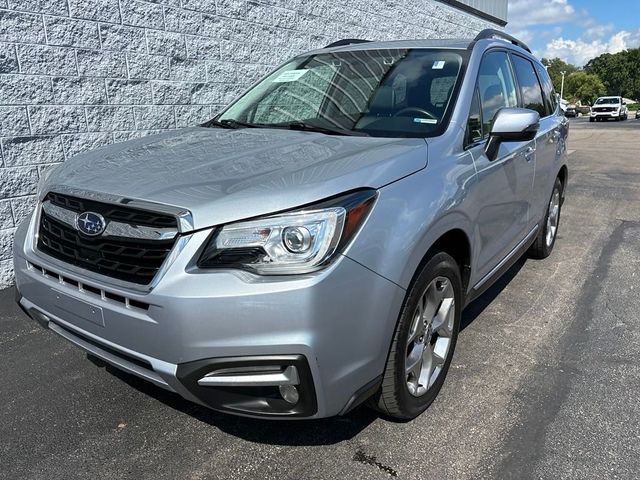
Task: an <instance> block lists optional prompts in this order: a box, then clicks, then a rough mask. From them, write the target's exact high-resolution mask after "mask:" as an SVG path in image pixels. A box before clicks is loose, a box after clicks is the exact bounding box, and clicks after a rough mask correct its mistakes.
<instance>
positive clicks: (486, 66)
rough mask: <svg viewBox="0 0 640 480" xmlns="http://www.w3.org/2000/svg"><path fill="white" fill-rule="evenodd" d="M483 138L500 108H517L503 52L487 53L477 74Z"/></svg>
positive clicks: (510, 72) (513, 82)
mask: <svg viewBox="0 0 640 480" xmlns="http://www.w3.org/2000/svg"><path fill="white" fill-rule="evenodd" d="M477 88H478V91H479V92H480V109H481V111H482V123H483V128H482V131H483V136H484V137H485V138H486V137H487V136H488V135H489V132H490V131H491V126H492V125H493V121H494V120H495V117H496V114H497V113H498V111H499V110H500V109H502V108H506V107H517V106H518V97H517V95H516V87H515V81H514V78H513V73H512V71H511V64H510V63H509V58H508V57H507V54H506V53H505V52H489V53H487V54H486V55H485V56H484V58H483V59H482V63H481V64H480V72H479V74H478V86H477Z"/></svg>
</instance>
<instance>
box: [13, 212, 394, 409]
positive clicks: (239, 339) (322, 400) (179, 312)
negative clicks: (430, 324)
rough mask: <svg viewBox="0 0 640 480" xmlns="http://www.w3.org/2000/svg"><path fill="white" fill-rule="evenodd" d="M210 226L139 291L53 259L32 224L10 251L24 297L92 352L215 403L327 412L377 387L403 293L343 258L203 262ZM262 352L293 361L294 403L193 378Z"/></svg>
mask: <svg viewBox="0 0 640 480" xmlns="http://www.w3.org/2000/svg"><path fill="white" fill-rule="evenodd" d="M209 233H210V232H209V231H200V232H196V233H194V234H192V238H191V239H190V240H189V242H188V244H187V245H186V246H185V248H184V249H183V250H182V251H181V253H180V256H179V257H178V258H176V259H175V260H174V261H173V263H172V264H171V265H170V267H169V268H168V270H167V271H166V272H165V274H164V276H163V277H162V279H161V280H160V282H158V284H157V285H155V286H154V288H153V289H152V290H151V291H150V292H138V291H134V290H127V289H123V288H120V287H117V286H114V285H111V284H105V283H100V282H98V281H96V279H95V276H92V275H91V274H80V273H78V271H77V270H72V269H65V268H63V267H61V266H60V265H59V264H52V263H50V262H49V261H48V260H47V258H46V256H43V255H41V254H39V252H37V251H35V250H33V249H32V248H29V245H30V243H31V242H29V241H27V240H28V238H29V236H30V235H32V232H29V228H28V226H27V224H26V222H25V223H24V224H23V225H22V226H21V227H20V228H19V229H18V231H17V233H16V238H15V248H14V250H15V254H14V266H15V274H16V284H17V288H18V290H19V292H20V296H21V298H20V305H21V306H22V307H23V308H24V309H25V310H27V311H28V312H29V314H30V315H31V316H32V317H33V318H35V319H37V320H39V321H40V322H41V323H43V324H45V325H46V326H47V327H48V328H49V329H51V330H53V331H54V332H55V333H57V334H59V335H61V336H63V337H64V338H66V339H67V340H69V341H71V342H73V343H75V344H76V345H77V346H79V347H81V348H82V349H84V350H86V351H87V352H89V353H91V354H92V355H95V356H97V357H99V358H101V359H102V360H104V361H106V362H108V363H110V364H112V365H114V366H116V367H117V368H120V369H122V370H125V371H127V372H129V373H132V374H134V375H137V376H139V377H142V378H144V379H146V380H148V381H150V382H152V383H154V384H155V385H157V386H159V387H162V388H165V389H168V390H171V391H174V392H176V393H178V394H180V395H182V396H183V397H184V398H186V399H188V400H191V401H194V402H197V403H200V404H202V405H205V406H208V407H211V408H214V409H217V410H222V411H227V412H231V413H236V414H240V415H247V416H260V417H264V416H266V417H278V418H282V417H286V418H290V417H305V418H319V417H327V416H333V415H336V414H339V413H341V412H344V411H345V409H346V408H348V407H349V406H353V405H354V404H356V403H357V402H358V401H360V400H361V398H360V397H361V396H362V393H363V392H370V391H371V390H372V386H375V385H376V382H377V381H378V379H379V378H380V375H381V374H382V372H383V369H384V364H385V361H386V356H387V352H388V348H389V344H390V339H391V337H392V334H393V330H394V328H395V323H396V320H397V314H398V312H399V311H400V307H401V303H402V301H403V299H404V294H405V292H404V290H403V289H401V288H400V287H398V286H397V285H395V284H394V283H392V282H390V281H388V280H386V279H384V278H383V277H381V276H379V275H377V274H376V273H374V272H372V271H371V270H369V269H367V268H365V267H363V266H362V265H360V264H359V263H357V262H355V261H353V260H351V259H349V258H348V257H345V256H342V257H340V258H339V259H337V260H336V261H335V262H334V263H333V264H332V265H331V266H329V267H328V268H326V269H325V270H322V271H320V272H316V273H314V274H309V275H301V276H295V277H260V276H257V275H253V274H250V273H247V272H240V271H231V270H229V271H217V272H210V271H209V272H205V271H201V270H197V269H195V268H194V267H193V261H192V260H193V258H195V256H196V254H197V253H198V251H199V249H200V248H201V246H202V244H203V242H205V241H206V239H207V238H208V236H209ZM264 359H266V363H267V364H269V365H270V366H271V367H273V366H274V365H276V366H278V365H280V366H282V368H283V369H285V368H286V367H287V366H288V365H295V366H296V372H297V374H298V376H299V380H300V381H299V389H300V401H299V402H298V404H296V405H294V406H290V405H289V406H288V405H285V404H283V403H282V400H281V399H280V401H276V400H278V399H277V398H276V397H277V395H276V393H277V390H274V389H273V388H270V389H267V390H265V389H260V388H258V389H253V390H250V389H251V388H253V387H234V386H230V387H224V386H222V387H221V386H219V385H218V386H216V387H206V386H200V385H198V380H199V378H200V377H199V378H196V377H197V376H198V375H205V374H206V371H208V370H211V369H215V368H218V367H219V366H220V365H228V364H233V365H235V366H236V367H237V366H241V367H243V366H247V367H251V368H256V360H257V361H258V364H259V365H264V362H263V360H264ZM260 362H262V363H260ZM194 372H195V373H194ZM243 388H244V389H245V390H242V389H243ZM247 389H249V390H247ZM363 389H364V390H363ZM274 392H275V393H274Z"/></svg>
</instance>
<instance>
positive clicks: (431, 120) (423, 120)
mask: <svg viewBox="0 0 640 480" xmlns="http://www.w3.org/2000/svg"><path fill="white" fill-rule="evenodd" d="M413 122H414V123H426V124H428V125H435V124H436V123H438V120H436V119H435V118H414V119H413Z"/></svg>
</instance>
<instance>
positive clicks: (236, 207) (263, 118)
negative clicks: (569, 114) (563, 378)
mask: <svg viewBox="0 0 640 480" xmlns="http://www.w3.org/2000/svg"><path fill="white" fill-rule="evenodd" d="M566 122H567V121H566V119H565V118H564V116H562V115H561V113H560V110H559V106H558V99H557V97H556V95H555V93H554V92H553V87H552V84H551V81H550V80H549V77H548V75H547V73H546V71H545V69H544V67H543V66H542V65H541V64H540V63H539V62H538V61H537V60H536V59H535V58H534V57H533V56H532V55H531V53H530V51H529V49H528V48H527V47H526V46H525V45H523V44H522V43H520V42H518V41H517V40H515V39H514V38H512V37H509V36H507V35H505V34H503V33H501V32H497V31H484V32H482V33H481V34H480V35H478V37H477V38H475V39H474V40H439V41H430V40H415V41H396V42H375V43H373V42H364V41H357V40H345V41H341V42H337V43H335V44H332V45H329V46H327V47H326V48H323V49H320V50H316V51H313V52H310V53H305V54H302V55H299V56H297V57H295V58H294V59H292V60H290V61H288V62H287V63H286V64H284V65H283V66H281V67H280V68H278V69H277V70H276V71H274V72H273V73H271V74H269V75H268V76H267V77H265V78H264V79H263V80H261V81H259V82H257V83H256V84H255V85H254V86H253V87H252V88H251V89H249V91H248V92H247V93H245V94H244V95H243V96H242V97H241V98H240V99H239V100H237V101H236V102H234V103H233V104H231V106H229V107H228V108H227V109H226V110H224V111H223V112H222V113H221V114H220V115H218V116H217V117H216V118H215V119H212V120H211V121H209V122H207V123H205V124H204V125H201V126H199V127H194V128H187V129H184V130H179V131H172V132H166V133H163V134H161V135H157V136H152V137H146V138H140V139H137V140H133V141H129V142H126V143H122V144H118V145H113V146H109V147H106V148H102V149H99V150H95V151H93V152H90V153H86V154H83V155H79V156H77V157H75V158H74V159H72V160H70V161H68V162H66V163H65V164H64V165H63V166H61V167H60V168H58V169H56V170H55V171H53V172H52V173H50V174H49V176H48V177H47V178H43V180H42V181H41V185H40V186H39V203H38V206H37V209H36V210H35V212H34V213H33V214H32V215H31V217H30V218H29V219H28V221H25V222H24V224H23V225H21V226H20V228H19V229H18V232H17V235H16V241H15V273H16V283H17V291H18V302H19V303H20V305H21V306H22V307H23V309H24V310H25V311H26V312H28V314H29V315H30V316H31V317H32V318H34V319H35V320H37V321H39V322H40V323H41V324H43V325H44V326H46V327H47V328H48V329H50V330H52V331H53V332H55V333H57V334H58V335H60V336H62V337H64V338H66V339H67V340H69V341H70V342H73V343H74V344H76V345H77V346H79V347H80V348H82V349H84V350H85V351H87V352H88V353H89V354H90V356H91V357H92V358H93V359H94V360H95V359H98V360H100V361H101V362H102V363H105V362H106V363H107V364H111V365H113V366H115V367H117V368H119V369H122V370H125V371H127V372H129V373H131V374H133V375H137V376H139V377H142V378H144V379H146V380H148V381H150V382H152V383H154V384H155V385H157V386H159V387H162V388H165V389H168V390H171V391H174V392H177V393H179V394H180V395H182V396H183V397H184V398H186V399H189V400H192V401H194V402H197V403H200V404H202V405H205V406H207V407H210V408H213V409H216V410H221V411H225V412H230V413H235V414H240V415H247V416H256V417H266V418H293V417H307V418H308V417H314V418H318V417H327V416H332V415H337V414H345V413H347V412H349V411H350V410H351V409H353V408H354V407H356V406H357V405H358V404H360V403H362V402H364V401H365V400H367V401H368V403H369V404H370V405H371V406H373V407H375V408H377V409H379V410H380V411H382V412H383V413H384V414H387V415H390V416H392V417H396V418H403V419H408V418H413V417H415V416H417V415H419V414H420V413H421V412H422V411H424V410H425V409H426V408H427V407H428V406H429V404H430V403H431V402H432V401H433V400H434V398H435V397H436V395H437V394H438V391H439V390H440V388H441V386H442V384H443V382H444V380H445V376H446V374H447V370H448V369H449V366H450V364H451V360H452V356H453V352H454V348H455V345H456V339H457V337H458V330H459V328H460V315H461V312H462V310H463V308H464V307H465V306H466V305H468V304H469V303H470V302H471V301H472V300H474V299H475V298H476V297H478V296H479V295H480V294H481V293H482V292H483V291H485V290H486V289H487V288H488V287H489V286H490V285H491V284H492V283H493V282H494V281H495V280H496V279H498V278H499V277H500V275H502V274H503V273H504V272H505V270H507V269H508V268H509V267H510V265H512V264H513V263H514V261H515V260H517V259H518V258H519V257H520V256H521V255H522V254H523V253H525V252H527V251H528V252H529V254H530V255H531V256H533V257H535V258H544V257H547V256H548V255H549V254H550V253H551V250H552V249H553V247H554V243H555V241H556V236H557V232H558V222H559V219H560V209H561V206H562V202H563V199H564V192H565V186H566V184H567V166H566V138H567V129H568V126H567V123H566ZM52 361H55V359H52ZM45 368H46V366H45Z"/></svg>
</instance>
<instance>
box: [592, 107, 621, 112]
mask: <svg viewBox="0 0 640 480" xmlns="http://www.w3.org/2000/svg"><path fill="white" fill-rule="evenodd" d="M615 110H616V109H615V108H612V107H596V108H594V109H593V111H594V112H597V113H606V112H613V111H615Z"/></svg>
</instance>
